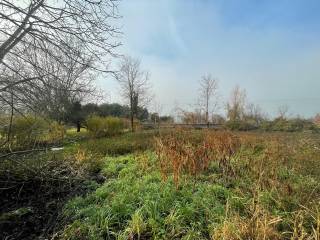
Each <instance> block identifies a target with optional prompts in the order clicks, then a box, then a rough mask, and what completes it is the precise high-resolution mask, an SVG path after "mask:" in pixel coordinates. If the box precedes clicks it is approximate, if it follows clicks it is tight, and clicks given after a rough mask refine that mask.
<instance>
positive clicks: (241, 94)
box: [227, 86, 247, 121]
mask: <svg viewBox="0 0 320 240" xmlns="http://www.w3.org/2000/svg"><path fill="white" fill-rule="evenodd" d="M246 98H247V94H246V91H245V90H244V89H243V90H242V89H241V88H240V87H239V86H236V87H235V88H234V89H233V90H232V92H231V95H230V99H229V102H228V103H227V116H228V119H229V120H230V121H239V120H242V119H243V117H244V115H245V106H246Z"/></svg>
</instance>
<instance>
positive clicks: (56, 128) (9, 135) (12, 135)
mask: <svg viewBox="0 0 320 240" xmlns="http://www.w3.org/2000/svg"><path fill="white" fill-rule="evenodd" d="M64 135H65V129H64V126H63V125H61V124H59V123H57V122H55V121H52V120H49V119H45V118H42V117H35V116H31V115H26V116H17V117H14V118H13V119H12V122H11V124H8V125H3V127H2V128H1V129H0V139H1V141H2V150H3V151H12V150H19V149H30V148H36V147H39V146H44V145H50V144H57V143H61V142H62V141H63V139H64Z"/></svg>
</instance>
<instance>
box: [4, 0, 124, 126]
mask: <svg viewBox="0 0 320 240" xmlns="http://www.w3.org/2000/svg"><path fill="white" fill-rule="evenodd" d="M117 2H118V1H117V0H90V1H89V0H55V1H51V0H26V1H17V0H1V1H0V108H1V109H0V110H1V111H2V112H3V113H4V114H7V115H11V117H10V118H9V119H11V118H12V115H13V114H14V113H19V114H23V113H24V112H25V111H35V112H37V113H39V111H40V112H41V111H46V112H52V113H56V114H60V113H59V112H58V111H57V109H59V110H60V109H61V103H62V102H65V100H66V99H67V98H69V99H70V96H73V97H75V96H77V98H79V96H80V95H83V94H85V92H86V91H87V90H86V91H83V90H84V89H88V88H87V86H89V83H90V81H91V79H92V78H90V77H89V75H91V73H90V74H89V72H90V71H89V69H90V70H92V71H93V70H94V71H100V72H110V69H109V64H110V59H111V57H114V56H115V55H116V54H115V53H114V49H115V48H116V47H117V46H119V45H120V43H119V42H117V41H116V39H117V38H116V37H117V35H118V34H119V31H118V29H117V28H116V27H114V26H115V23H116V19H117V18H119V16H118V13H117ZM79 46H81V47H79ZM91 76H92V75H91ZM8 129H10V127H9V128H8Z"/></svg>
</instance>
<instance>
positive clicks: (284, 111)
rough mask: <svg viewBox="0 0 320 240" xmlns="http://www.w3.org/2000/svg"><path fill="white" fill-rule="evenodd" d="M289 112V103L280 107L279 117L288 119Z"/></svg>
mask: <svg viewBox="0 0 320 240" xmlns="http://www.w3.org/2000/svg"><path fill="white" fill-rule="evenodd" d="M288 112H289V107H288V106H287V105H282V106H280V107H279V108H278V118H280V119H286V118H287V115H288Z"/></svg>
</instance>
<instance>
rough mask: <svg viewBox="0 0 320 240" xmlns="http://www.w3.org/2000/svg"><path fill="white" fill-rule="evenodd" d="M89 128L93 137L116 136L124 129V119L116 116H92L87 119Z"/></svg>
mask: <svg viewBox="0 0 320 240" xmlns="http://www.w3.org/2000/svg"><path fill="white" fill-rule="evenodd" d="M86 126H87V129H88V131H89V133H90V135H91V136H92V137H95V138H97V137H105V136H114V135H117V134H119V133H121V132H122V131H123V129H124V124H123V121H122V120H121V119H120V118H116V117H98V116H91V117H89V118H88V119H87V121H86Z"/></svg>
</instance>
